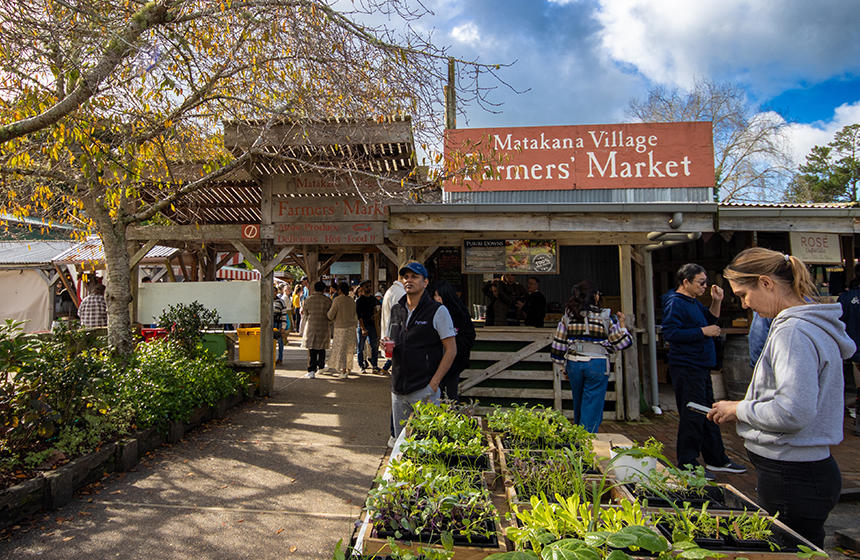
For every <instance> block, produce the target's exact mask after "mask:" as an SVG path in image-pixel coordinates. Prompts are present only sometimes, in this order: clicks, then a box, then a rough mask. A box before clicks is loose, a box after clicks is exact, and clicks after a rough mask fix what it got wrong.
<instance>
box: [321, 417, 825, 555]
mask: <svg viewBox="0 0 860 560" xmlns="http://www.w3.org/2000/svg"><path fill="white" fill-rule="evenodd" d="M472 412H473V411H472V410H471V409H470V408H469V407H468V406H460V405H454V404H450V403H443V404H441V405H432V404H426V403H419V404H418V405H417V406H416V407H415V410H414V412H413V415H412V416H411V417H410V420H409V422H408V424H407V427H406V429H405V430H404V433H403V434H402V435H401V438H399V439H398V442H397V444H396V445H395V449H394V450H393V451H392V454H391V457H390V460H389V463H388V465H387V467H386V469H385V472H384V474H383V475H382V476H380V477H378V478H377V480H376V481H375V486H374V488H373V489H372V490H371V491H370V493H369V495H368V498H367V502H366V505H365V514H364V517H363V523H362V524H361V527H360V529H359V530H357V533H356V534H357V538H355V539H354V540H353V542H352V547H348V548H346V549H343V548H342V546H341V545H340V544H339V545H338V548H337V550H336V552H335V560H341V559H345V558H347V557H349V558H353V559H356V560H357V559H363V560H368V559H379V560H394V559H400V560H443V559H445V560H448V559H451V558H454V559H456V560H483V559H487V560H571V559H575V560H625V559H628V558H634V557H635V558H638V557H656V558H660V559H665V560H668V559H670V558H679V559H682V560H699V559H703V558H727V559H734V558H748V559H751V560H779V559H781V558H789V557H799V558H810V557H812V556H826V555H825V554H824V552H823V551H821V550H820V549H817V548H816V547H814V546H813V545H812V544H811V543H809V542H808V541H806V540H804V539H803V538H802V537H800V536H799V535H797V534H796V533H795V532H794V531H792V530H791V529H789V528H788V527H786V526H785V525H784V524H783V523H781V522H780V521H779V520H778V519H776V518H775V517H772V516H769V515H767V513H766V512H764V511H763V510H761V508H759V507H758V506H757V505H756V504H755V502H754V501H753V500H751V499H749V498H748V497H746V496H744V495H743V494H742V493H740V492H739V491H737V490H736V489H734V488H733V487H731V486H729V485H722V484H715V483H713V482H710V481H708V480H707V479H705V476H704V471H703V470H702V469H698V470H695V471H685V470H680V469H677V468H676V467H674V466H673V465H672V464H671V462H669V461H668V460H667V459H666V458H665V457H664V456H663V454H662V445H661V444H660V442H658V441H656V440H654V439H653V438H652V439H649V440H648V441H647V442H644V443H642V444H641V445H640V444H637V443H636V442H632V441H630V440H629V439H627V438H626V437H625V436H624V435H622V434H599V435H598V436H595V435H594V434H590V433H588V432H586V431H585V430H584V429H582V428H581V427H580V426H576V425H573V424H571V423H570V422H569V421H568V420H567V419H566V418H565V417H564V416H563V415H562V414H561V413H559V412H558V411H556V410H554V409H548V408H544V407H540V406H536V407H527V406H514V407H512V408H507V409H497V410H495V411H493V412H491V413H490V414H489V415H487V416H486V418H483V417H478V416H474V415H473V414H472ZM610 442H611V443H610ZM494 456H495V457H494Z"/></svg>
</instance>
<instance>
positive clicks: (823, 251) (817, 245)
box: [788, 231, 842, 264]
mask: <svg viewBox="0 0 860 560" xmlns="http://www.w3.org/2000/svg"><path fill="white" fill-rule="evenodd" d="M788 236H789V240H790V241H791V254H792V255H794V256H795V257H797V258H798V259H800V260H802V261H803V262H805V263H808V264H842V252H841V251H840V249H839V236H838V235H836V234H835V233H804V232H799V231H792V232H789V234H788Z"/></svg>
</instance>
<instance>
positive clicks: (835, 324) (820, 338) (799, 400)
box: [737, 303, 855, 461]
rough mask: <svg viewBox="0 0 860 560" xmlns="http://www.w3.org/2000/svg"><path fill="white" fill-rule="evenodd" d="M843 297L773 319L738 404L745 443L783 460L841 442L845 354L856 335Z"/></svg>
mask: <svg viewBox="0 0 860 560" xmlns="http://www.w3.org/2000/svg"><path fill="white" fill-rule="evenodd" d="M841 315H842V307H841V306H840V305H839V304H838V303H835V304H807V305H798V306H795V307H790V308H788V309H785V310H783V311H782V312H780V313H779V315H777V316H776V318H774V320H773V324H772V325H771V328H770V333H769V334H768V337H767V341H765V344H764V349H763V350H762V354H761V357H760V358H759V360H758V363H756V366H755V370H754V371H753V377H752V381H751V383H750V386H749V388H748V389H747V394H746V396H745V397H744V400H742V401H741V402H740V403H739V404H738V408H737V416H738V424H737V429H738V434H739V435H740V436H741V437H743V438H744V440H746V442H745V445H746V448H747V449H749V450H750V451H752V452H753V453H755V454H757V455H761V456H763V457H767V458H769V459H776V460H780V461H818V460H821V459H826V458H827V457H829V456H830V446H831V445H836V444H837V443H839V442H840V441H842V417H843V415H844V412H843V406H844V405H843V399H844V387H843V384H844V381H843V378H842V360H844V359H848V358H850V357H851V356H852V355H853V354H854V350H855V347H854V342H853V341H852V340H851V338H850V337H849V336H848V335H847V334H845V324H844V323H842V321H840V320H839V317H840V316H841Z"/></svg>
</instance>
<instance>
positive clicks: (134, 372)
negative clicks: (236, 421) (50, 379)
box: [116, 339, 247, 428]
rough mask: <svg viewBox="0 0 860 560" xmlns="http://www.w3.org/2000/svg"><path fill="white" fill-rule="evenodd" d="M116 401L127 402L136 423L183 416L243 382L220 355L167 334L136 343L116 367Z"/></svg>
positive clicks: (161, 422)
mask: <svg viewBox="0 0 860 560" xmlns="http://www.w3.org/2000/svg"><path fill="white" fill-rule="evenodd" d="M117 375H118V376H119V378H118V379H117V381H116V385H117V394H118V396H119V402H121V403H122V404H124V405H127V406H129V407H131V408H132V409H133V410H134V416H135V419H136V421H137V425H138V427H140V428H148V427H151V426H163V425H165V424H166V423H167V421H168V420H187V419H188V416H189V415H190V414H191V412H192V411H193V410H194V409H195V408H197V407H199V406H204V405H212V404H215V403H216V402H217V401H218V400H219V399H222V398H224V397H226V396H229V395H232V394H235V393H236V392H237V391H238V390H239V389H240V388H241V387H242V386H243V385H244V384H245V383H246V382H247V378H246V375H245V374H242V373H236V372H234V371H233V369H232V368H230V367H229V366H228V365H227V363H226V362H225V361H224V360H223V359H220V358H215V357H213V356H211V355H210V354H209V353H207V352H206V351H205V350H203V349H202V348H198V349H197V351H196V352H194V353H193V354H189V353H188V352H187V351H186V349H185V347H184V346H183V345H182V344H180V343H179V342H176V341H173V340H170V339H167V340H156V341H151V342H147V343H143V344H140V345H139V346H138V347H137V351H136V352H135V355H134V357H133V358H132V360H131V362H130V363H129V364H128V366H127V367H126V368H125V369H124V370H121V371H118V372H117Z"/></svg>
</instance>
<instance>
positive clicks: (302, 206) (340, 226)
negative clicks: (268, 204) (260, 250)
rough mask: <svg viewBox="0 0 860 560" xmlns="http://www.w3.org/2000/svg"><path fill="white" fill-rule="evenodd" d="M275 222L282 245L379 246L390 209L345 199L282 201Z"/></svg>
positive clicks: (277, 201) (274, 217) (283, 199)
mask: <svg viewBox="0 0 860 560" xmlns="http://www.w3.org/2000/svg"><path fill="white" fill-rule="evenodd" d="M272 214H273V215H272V221H273V222H274V223H275V243H276V244H278V245H296V244H304V245H376V244H379V243H382V242H383V241H384V239H383V235H382V224H383V222H384V221H385V220H386V219H388V208H387V207H386V206H383V205H382V204H381V203H379V202H364V201H363V200H361V199H359V198H349V197H343V196H337V197H322V198H316V197H315V198H301V197H296V198H278V199H275V201H274V211H273V212H272Z"/></svg>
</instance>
